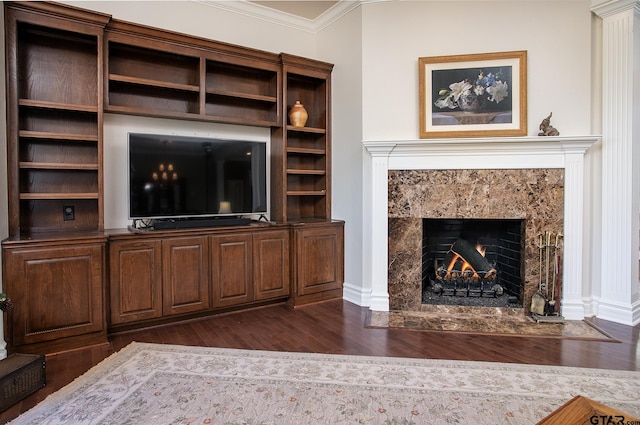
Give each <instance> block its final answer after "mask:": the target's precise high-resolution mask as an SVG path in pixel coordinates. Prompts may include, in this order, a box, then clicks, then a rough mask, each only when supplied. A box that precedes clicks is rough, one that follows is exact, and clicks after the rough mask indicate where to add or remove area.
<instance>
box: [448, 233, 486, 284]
mask: <svg viewBox="0 0 640 425" xmlns="http://www.w3.org/2000/svg"><path fill="white" fill-rule="evenodd" d="M449 252H450V253H453V254H455V255H457V256H459V257H462V258H463V259H464V260H465V261H466V262H467V263H469V265H470V266H471V268H472V269H473V270H474V271H475V272H476V273H478V274H479V275H480V274H482V273H483V274H484V275H483V276H482V278H483V279H486V280H489V279H491V277H492V276H493V278H494V279H495V275H496V269H495V268H493V267H492V266H491V264H490V263H489V261H488V260H487V259H486V258H485V256H484V255H482V254H481V253H480V252H479V251H478V250H477V249H476V247H475V246H473V245H472V244H470V243H469V241H467V240H465V239H457V240H456V241H455V242H454V243H453V245H451V249H450V250H449ZM448 256H449V255H447V257H448Z"/></svg>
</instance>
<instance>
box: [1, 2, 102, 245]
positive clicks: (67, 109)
mask: <svg viewBox="0 0 640 425" xmlns="http://www.w3.org/2000/svg"><path fill="white" fill-rule="evenodd" d="M4 7H5V28H4V30H5V35H6V38H7V46H6V50H7V94H8V96H7V126H8V128H7V135H8V137H7V160H8V161H7V165H8V167H7V168H8V173H7V174H8V182H9V188H10V189H9V219H8V221H9V235H10V236H16V235H19V234H25V233H32V232H39V231H42V230H45V229H59V230H63V229H67V230H69V229H80V228H82V229H87V230H94V231H95V230H102V229H103V211H102V196H103V194H102V191H103V174H102V164H101V161H102V124H103V122H102V93H103V90H102V84H103V77H102V75H103V68H104V67H103V63H102V46H103V33H104V28H105V26H106V25H107V22H108V20H109V17H108V16H107V15H103V14H96V13H93V12H89V11H82V10H80V9H78V10H74V11H73V12H71V9H69V8H68V7H67V6H62V5H54V4H50V3H47V2H6V3H5V4H4ZM63 206H73V207H74V208H75V218H74V219H73V220H68V221H64V220H63V214H62V207H63Z"/></svg>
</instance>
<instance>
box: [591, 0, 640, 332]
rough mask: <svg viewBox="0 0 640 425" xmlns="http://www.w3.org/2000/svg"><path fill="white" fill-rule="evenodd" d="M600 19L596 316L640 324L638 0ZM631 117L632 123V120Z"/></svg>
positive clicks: (606, 7)
mask: <svg viewBox="0 0 640 425" xmlns="http://www.w3.org/2000/svg"><path fill="white" fill-rule="evenodd" d="M593 11H594V12H595V13H596V14H598V15H599V16H600V17H601V18H602V38H603V39H602V66H603V69H602V86H603V87H602V111H603V112H602V113H603V116H602V272H601V276H600V282H599V283H600V285H601V287H600V294H601V296H600V299H599V300H596V305H597V312H596V315H597V316H598V317H600V318H603V319H606V320H611V321H614V322H618V323H623V324H627V325H636V324H638V323H640V297H639V292H640V285H639V283H638V245H639V244H638V237H639V224H638V220H639V218H640V207H639V205H640V167H639V164H640V131H639V129H640V120H639V119H638V113H639V112H640V81H639V80H638V77H637V76H638V72H640V2H638V0H614V1H608V2H605V3H604V4H602V5H600V6H598V7H595V8H594V9H593ZM634 117H635V119H634Z"/></svg>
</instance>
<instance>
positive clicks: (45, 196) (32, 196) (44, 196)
mask: <svg viewBox="0 0 640 425" xmlns="http://www.w3.org/2000/svg"><path fill="white" fill-rule="evenodd" d="M98 197H99V194H98V193H21V194H20V199H24V200H53V199H98Z"/></svg>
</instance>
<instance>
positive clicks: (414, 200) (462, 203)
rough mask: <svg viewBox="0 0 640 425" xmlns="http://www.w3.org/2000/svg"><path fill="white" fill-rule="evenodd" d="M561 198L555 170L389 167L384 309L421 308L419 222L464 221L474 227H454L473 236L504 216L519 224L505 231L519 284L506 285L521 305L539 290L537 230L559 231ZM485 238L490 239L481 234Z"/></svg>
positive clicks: (560, 179) (559, 173) (460, 223)
mask: <svg viewBox="0 0 640 425" xmlns="http://www.w3.org/2000/svg"><path fill="white" fill-rule="evenodd" d="M563 199H564V173H563V170H561V169H555V168H550V169H519V170H489V169H487V170H390V171H389V173H388V223H389V235H388V243H389V248H388V255H389V269H388V276H387V279H388V282H389V307H390V309H392V310H414V311H415V310H420V309H421V307H422V294H423V278H422V277H423V235H424V232H425V229H424V223H425V222H426V223H428V224H429V223H435V222H437V220H441V219H443V218H445V219H447V220H449V221H445V222H444V223H448V224H451V225H453V224H456V225H458V226H463V225H465V224H466V226H467V229H471V230H473V231H471V230H467V229H463V228H460V229H458V230H460V231H462V230H464V231H465V232H467V233H469V232H471V233H475V234H476V235H478V233H479V232H481V230H480V229H482V228H484V229H488V228H489V227H490V226H492V227H494V230H495V231H496V232H497V233H500V232H499V227H501V226H502V225H501V224H499V223H500V222H502V221H503V222H504V223H511V224H512V226H516V227H517V229H518V230H514V229H513V228H511V229H510V232H512V233H514V232H515V233H518V235H519V240H518V241H517V243H518V244H519V245H520V249H519V250H518V252H519V254H518V257H519V258H517V261H518V262H519V263H520V270H518V271H517V273H518V274H519V275H520V276H521V277H520V282H519V283H518V285H522V288H521V289H511V292H512V293H511V294H508V295H507V296H509V295H511V296H516V297H517V298H518V301H517V302H518V303H519V304H520V306H526V305H527V304H529V303H530V302H531V299H532V297H533V294H534V293H535V292H536V290H537V289H538V283H537V282H539V278H540V276H539V267H538V261H539V248H538V235H540V234H544V233H545V232H553V233H560V232H562V229H563V224H564V216H563V214H564V201H563ZM453 220H458V221H453ZM514 223H517V224H514ZM505 226H506V225H505ZM507 227H508V226H507ZM453 230H455V229H453ZM427 231H428V229H427ZM502 232H503V233H504V232H506V230H503V231H502ZM458 233H459V232H458ZM454 234H455V232H454ZM459 236H460V235H459V234H457V235H455V238H456V239H457V238H458V237H459ZM499 236H500V235H497V234H496V235H492V236H491V238H492V239H495V238H497V237H499ZM447 237H448V238H451V237H452V236H447ZM483 237H484V238H485V239H486V240H487V241H488V242H491V241H490V240H489V239H487V238H488V236H487V235H483ZM450 241H451V243H453V242H455V240H453V239H450ZM472 242H474V243H475V241H472ZM491 243H493V242H491ZM449 246H450V245H449ZM456 295H458V294H456ZM457 302H460V300H457Z"/></svg>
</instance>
